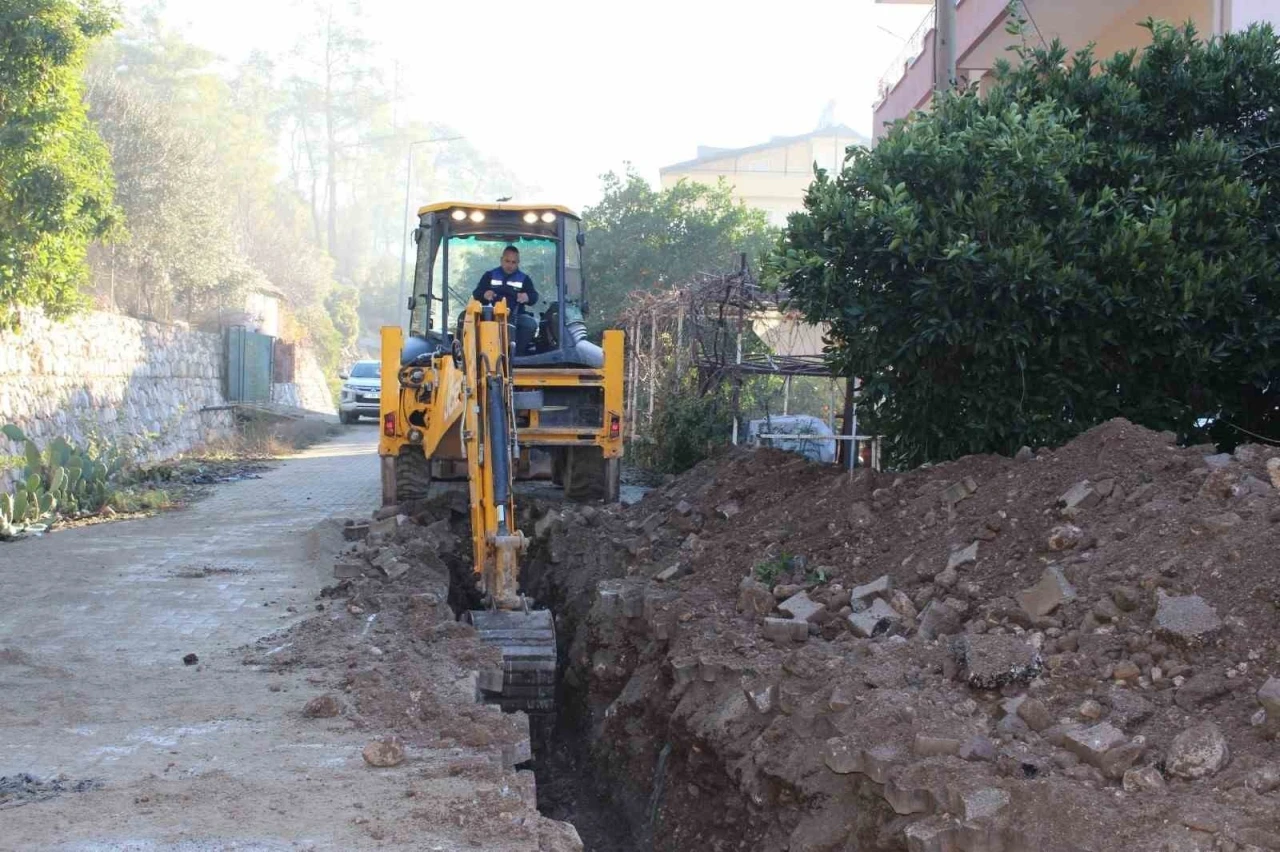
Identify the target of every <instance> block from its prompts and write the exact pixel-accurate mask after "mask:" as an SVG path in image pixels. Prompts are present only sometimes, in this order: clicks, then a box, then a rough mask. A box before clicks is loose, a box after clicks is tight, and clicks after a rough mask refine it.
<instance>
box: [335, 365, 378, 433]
mask: <svg viewBox="0 0 1280 852" xmlns="http://www.w3.org/2000/svg"><path fill="white" fill-rule="evenodd" d="M338 378H340V379H342V391H341V392H340V393H339V395H338V419H339V420H341V421H342V422H343V423H355V422H356V421H357V420H359V419H360V418H361V417H372V418H374V419H375V420H376V419H377V417H378V414H379V411H380V409H379V407H378V395H379V393H381V391H382V363H381V362H380V361H357V362H355V364H353V365H352V366H351V371H350V372H345V371H344V372H342V373H339V374H338Z"/></svg>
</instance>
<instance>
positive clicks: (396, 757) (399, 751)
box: [361, 736, 404, 768]
mask: <svg viewBox="0 0 1280 852" xmlns="http://www.w3.org/2000/svg"><path fill="white" fill-rule="evenodd" d="M361 755H362V756H363V757H364V762H365V763H367V764H369V765H370V766H378V767H384V768H385V767H389V766H399V765H400V764H401V763H404V745H403V744H402V743H401V742H400V738H399V737H395V736H392V737H388V738H387V739H385V740H374V741H373V742H371V743H369V744H368V745H367V746H365V747H364V751H363V752H361Z"/></svg>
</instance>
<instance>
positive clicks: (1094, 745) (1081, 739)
mask: <svg viewBox="0 0 1280 852" xmlns="http://www.w3.org/2000/svg"><path fill="white" fill-rule="evenodd" d="M1125 742H1126V737H1125V735H1124V731H1121V730H1120V729H1119V728H1117V727H1115V726H1114V725H1111V724H1109V723H1107V722H1103V723H1102V724H1100V725H1094V726H1093V727H1091V728H1075V729H1073V730H1071V731H1068V732H1067V734H1066V740H1065V743H1066V748H1067V751H1069V752H1071V753H1072V754H1074V755H1075V756H1076V757H1078V758H1080V759H1081V760H1083V761H1084V762H1085V763H1087V764H1089V765H1090V766H1096V767H1098V768H1099V769H1101V768H1102V764H1103V758H1104V757H1106V754H1107V752H1109V751H1111V749H1113V748H1116V747H1118V746H1122V745H1124V744H1125Z"/></svg>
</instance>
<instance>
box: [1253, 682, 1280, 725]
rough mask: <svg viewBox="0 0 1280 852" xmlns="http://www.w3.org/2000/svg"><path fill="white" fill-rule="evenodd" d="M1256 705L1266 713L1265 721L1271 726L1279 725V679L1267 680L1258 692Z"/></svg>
mask: <svg viewBox="0 0 1280 852" xmlns="http://www.w3.org/2000/svg"><path fill="white" fill-rule="evenodd" d="M1258 703H1259V704H1261V705H1262V707H1263V709H1265V710H1266V711H1267V719H1268V720H1269V721H1270V722H1271V723H1272V724H1278V723H1280V677H1272V678H1267V682H1266V683H1264V684H1263V685H1262V688H1261V689H1259V690H1258Z"/></svg>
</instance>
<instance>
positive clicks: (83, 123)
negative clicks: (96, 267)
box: [0, 0, 114, 329]
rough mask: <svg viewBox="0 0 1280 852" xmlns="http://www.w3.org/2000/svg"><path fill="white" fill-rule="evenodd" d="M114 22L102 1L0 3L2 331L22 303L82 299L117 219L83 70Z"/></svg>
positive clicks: (62, 306) (54, 307) (55, 310)
mask: <svg viewBox="0 0 1280 852" xmlns="http://www.w3.org/2000/svg"><path fill="white" fill-rule="evenodd" d="M113 26H114V20H113V18H112V17H111V15H110V14H109V13H108V11H107V10H106V9H105V8H104V7H103V6H102V5H101V4H100V3H98V2H97V0H5V2H4V3H0V329H4V328H9V327H12V326H13V324H14V323H15V322H16V321H17V314H16V311H15V308H16V307H17V306H19V305H40V306H43V307H44V308H45V309H47V310H48V311H49V312H50V313H51V314H54V315H59V314H64V313H66V312H67V311H69V310H71V309H72V308H73V307H75V306H76V305H77V304H78V302H79V287H80V285H81V284H82V283H83V282H84V280H85V278H86V274H87V267H86V262H85V253H86V248H87V246H88V244H89V242H90V241H91V240H93V239H94V238H95V237H99V236H101V235H103V234H104V233H106V232H107V230H108V229H109V228H110V226H111V223H112V220H113V214H114V209H113V206H112V181H111V166H110V163H109V161H108V158H107V151H106V149H105V148H104V147H103V145H102V141H101V140H100V139H99V138H98V136H97V134H96V133H95V132H94V130H93V128H92V126H91V125H90V124H89V120H88V118H87V117H86V114H85V106H84V103H83V101H82V97H81V83H80V72H81V68H82V66H83V62H84V56H85V51H86V49H87V47H88V46H89V44H90V43H91V42H92V41H93V40H94V39H95V38H98V37H99V36H102V35H104V34H106V33H107V32H109V31H110V30H111V29H112V27H113Z"/></svg>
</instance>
